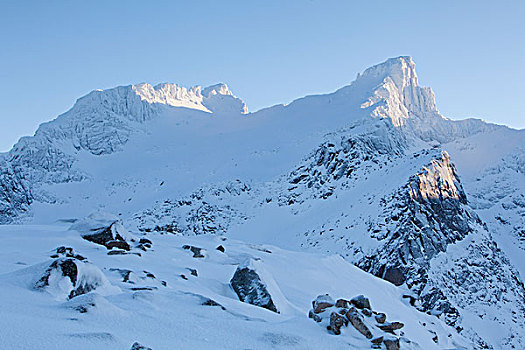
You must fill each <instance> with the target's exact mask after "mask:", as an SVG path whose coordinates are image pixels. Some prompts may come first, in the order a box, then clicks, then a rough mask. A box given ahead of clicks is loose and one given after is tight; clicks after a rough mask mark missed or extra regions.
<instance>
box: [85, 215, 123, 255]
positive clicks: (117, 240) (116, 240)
mask: <svg viewBox="0 0 525 350" xmlns="http://www.w3.org/2000/svg"><path fill="white" fill-rule="evenodd" d="M120 227H121V225H120V224H119V223H118V222H113V223H112V224H111V225H109V226H108V227H106V228H102V229H100V228H97V229H93V230H91V232H89V233H84V234H82V238H84V239H85V240H87V241H90V242H93V243H96V244H100V245H103V246H105V247H106V248H108V249H112V248H114V247H115V248H120V249H125V250H129V249H130V247H129V244H128V243H127V242H126V240H125V239H124V237H122V235H121V234H120V233H119V231H120V230H121V228H120Z"/></svg>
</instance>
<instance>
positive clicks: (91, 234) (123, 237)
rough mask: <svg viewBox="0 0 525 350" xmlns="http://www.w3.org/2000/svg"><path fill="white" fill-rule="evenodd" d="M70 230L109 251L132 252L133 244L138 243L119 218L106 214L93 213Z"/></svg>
mask: <svg viewBox="0 0 525 350" xmlns="http://www.w3.org/2000/svg"><path fill="white" fill-rule="evenodd" d="M70 229H71V230H75V231H78V232H80V234H81V236H82V238H84V239H85V240H87V241H90V242H93V243H96V244H100V245H103V246H105V247H106V248H108V249H113V248H118V249H123V250H130V249H131V244H132V243H134V242H136V241H138V239H137V238H136V237H135V236H134V235H132V234H130V233H129V232H128V231H127V230H126V229H125V228H124V226H123V225H122V221H121V220H120V219H119V218H118V217H116V216H114V215H112V214H110V213H105V212H96V213H93V214H91V215H89V216H88V217H86V218H84V219H81V220H79V221H78V222H76V223H74V224H73V225H72V226H71V227H70ZM150 244H151V243H150Z"/></svg>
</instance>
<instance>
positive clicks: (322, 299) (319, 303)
mask: <svg viewBox="0 0 525 350" xmlns="http://www.w3.org/2000/svg"><path fill="white" fill-rule="evenodd" d="M334 305H335V303H334V300H333V299H332V298H331V297H330V296H329V295H328V294H323V295H318V296H317V298H315V300H314V301H312V308H313V311H314V313H316V314H319V313H321V312H323V311H324V310H325V309H327V308H329V307H332V306H334Z"/></svg>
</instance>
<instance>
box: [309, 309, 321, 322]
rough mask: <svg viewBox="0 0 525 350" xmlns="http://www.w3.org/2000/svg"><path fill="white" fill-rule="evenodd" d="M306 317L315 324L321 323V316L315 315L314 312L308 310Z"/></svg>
mask: <svg viewBox="0 0 525 350" xmlns="http://www.w3.org/2000/svg"><path fill="white" fill-rule="evenodd" d="M308 317H309V318H312V319H313V320H314V321H315V322H321V321H322V320H323V319H322V318H321V316H319V315H317V314H316V313H315V312H314V310H310V311H309V312H308Z"/></svg>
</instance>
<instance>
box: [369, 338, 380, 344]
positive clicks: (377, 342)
mask: <svg viewBox="0 0 525 350" xmlns="http://www.w3.org/2000/svg"><path fill="white" fill-rule="evenodd" d="M370 342H372V344H381V343H382V342H383V337H377V338H374V339H372V340H370Z"/></svg>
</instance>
